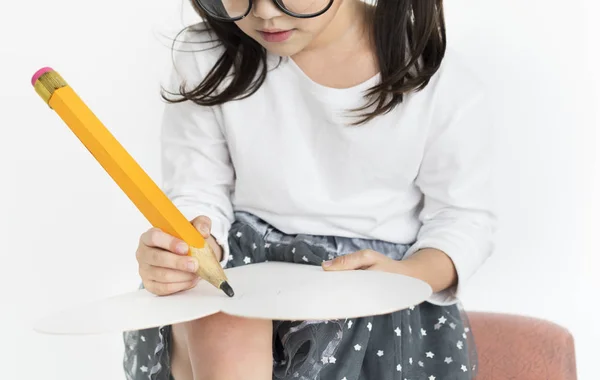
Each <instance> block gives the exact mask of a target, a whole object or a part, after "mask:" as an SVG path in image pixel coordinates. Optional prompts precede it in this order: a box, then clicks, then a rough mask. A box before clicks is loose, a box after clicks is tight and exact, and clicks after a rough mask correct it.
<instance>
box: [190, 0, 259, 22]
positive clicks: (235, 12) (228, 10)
mask: <svg viewBox="0 0 600 380" xmlns="http://www.w3.org/2000/svg"><path fill="white" fill-rule="evenodd" d="M197 1H198V3H199V4H200V5H201V6H202V8H204V10H205V11H206V12H207V13H208V14H209V15H210V16H213V17H218V18H221V19H235V18H239V17H242V16H243V15H245V14H246V12H248V8H249V7H250V1H249V0H197Z"/></svg>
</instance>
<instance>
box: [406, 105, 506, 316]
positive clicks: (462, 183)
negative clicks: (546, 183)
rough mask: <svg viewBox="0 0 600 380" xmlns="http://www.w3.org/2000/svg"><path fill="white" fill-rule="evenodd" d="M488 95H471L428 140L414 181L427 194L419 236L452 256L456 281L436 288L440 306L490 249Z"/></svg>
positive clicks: (420, 243) (422, 243)
mask: <svg viewBox="0 0 600 380" xmlns="http://www.w3.org/2000/svg"><path fill="white" fill-rule="evenodd" d="M487 106H488V103H487V100H486V97H485V96H484V95H483V94H481V95H478V96H476V97H472V100H470V101H469V102H468V103H466V104H464V105H462V106H461V107H460V108H459V110H458V111H457V112H454V113H453V114H452V116H451V117H449V118H448V119H447V120H442V122H441V123H440V128H439V129H435V130H434V131H433V133H432V134H431V138H430V141H428V143H427V146H426V150H425V152H424V157H423V161H422V165H421V168H420V171H419V174H418V176H417V180H416V184H417V186H418V187H419V188H420V189H421V191H422V192H423V194H424V201H423V208H422V209H421V212H420V215H419V218H420V221H421V223H422V226H421V229H420V231H419V234H418V237H417V241H416V243H415V244H414V246H412V247H411V248H410V250H409V252H408V255H411V254H413V253H415V252H416V251H418V250H420V249H423V248H434V249H438V250H441V251H443V252H444V253H445V254H447V255H448V256H449V257H450V258H451V259H452V261H453V263H454V265H455V268H456V271H457V274H458V285H457V286H455V287H452V288H450V289H446V290H444V291H441V292H439V293H435V294H433V295H432V296H431V298H430V299H429V302H430V303H433V304H436V305H450V304H454V303H456V302H457V301H458V299H459V298H460V297H461V295H462V292H463V289H464V286H465V283H466V282H467V280H468V279H469V278H470V277H471V276H472V275H473V274H474V273H475V272H476V271H477V270H478V269H479V267H480V266H481V265H483V263H484V262H485V261H486V260H487V258H488V257H489V256H490V255H491V254H492V251H493V247H494V241H493V235H494V233H495V229H496V215H495V212H494V207H493V196H492V194H493V182H492V164H493V154H492V151H493V149H492V148H493V147H492V145H493V144H492V142H493V136H492V134H493V133H492V132H493V130H492V128H491V127H492V124H491V117H490V112H489V109H488V107H487Z"/></svg>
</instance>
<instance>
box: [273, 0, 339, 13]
mask: <svg viewBox="0 0 600 380" xmlns="http://www.w3.org/2000/svg"><path fill="white" fill-rule="evenodd" d="M279 3H280V4H281V5H283V6H284V7H285V9H287V10H288V11H289V12H291V13H295V14H297V15H299V16H310V15H315V14H318V13H321V12H323V11H324V10H325V9H326V8H327V7H328V6H329V4H330V3H331V0H279Z"/></svg>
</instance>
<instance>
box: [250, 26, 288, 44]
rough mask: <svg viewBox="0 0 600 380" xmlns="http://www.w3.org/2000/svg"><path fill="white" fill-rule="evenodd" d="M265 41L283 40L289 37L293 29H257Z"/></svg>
mask: <svg viewBox="0 0 600 380" xmlns="http://www.w3.org/2000/svg"><path fill="white" fill-rule="evenodd" d="M258 32H259V33H260V35H261V37H262V38H263V40H265V41H267V42H283V41H286V40H287V39H289V38H290V37H291V35H292V33H293V30H274V29H273V30H259V31H258Z"/></svg>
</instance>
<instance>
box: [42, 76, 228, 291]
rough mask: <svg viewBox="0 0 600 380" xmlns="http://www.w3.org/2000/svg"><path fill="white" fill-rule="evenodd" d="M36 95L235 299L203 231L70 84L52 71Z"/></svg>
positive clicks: (205, 274)
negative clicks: (185, 245) (183, 212)
mask: <svg viewBox="0 0 600 380" xmlns="http://www.w3.org/2000/svg"><path fill="white" fill-rule="evenodd" d="M31 83H32V85H33V86H34V88H35V91H36V92H37V93H38V95H39V96H40V97H41V98H42V99H43V100H44V102H46V104H47V105H48V106H49V107H50V108H51V109H53V110H54V111H55V112H56V113H57V114H58V116H60V118H61V119H62V120H63V121H64V122H65V123H66V124H67V126H68V127H69V128H70V129H71V130H72V131H73V133H75V135H76V136H77V138H79V140H80V141H81V142H82V143H83V144H84V145H85V147H86V148H87V149H88V151H89V152H90V153H91V154H92V155H93V156H94V158H96V160H97V161H98V162H99V163H100V165H102V167H103V168H104V169H105V170H106V172H107V173H108V174H109V175H110V176H111V177H112V178H113V180H114V181H115V182H116V183H117V185H119V187H120V188H121V190H123V191H124V192H125V194H126V195H127V196H128V197H129V199H130V200H131V201H132V202H133V203H134V204H135V205H136V206H137V208H138V209H139V210H140V212H141V213H142V214H143V215H144V216H145V217H146V219H148V221H149V222H150V223H151V224H152V226H154V227H157V228H160V229H161V230H163V231H164V232H166V233H168V234H170V235H172V236H175V237H177V238H179V239H181V240H183V241H185V242H186V243H187V244H188V246H189V247H190V250H189V252H188V255H190V256H193V257H195V258H196V259H197V260H198V264H199V265H198V266H199V269H198V276H199V277H201V278H202V279H204V280H206V281H208V282H210V283H211V284H212V285H213V286H215V287H217V288H219V289H221V290H222V291H223V292H225V294H227V295H228V296H229V297H233V295H234V293H233V289H232V288H231V286H230V285H229V283H228V282H227V277H226V275H225V272H224V271H223V268H221V265H220V264H219V262H218V261H217V259H216V257H215V255H214V253H213V251H212V249H211V248H210V245H209V244H207V243H206V241H205V239H204V238H203V237H202V235H201V234H200V232H198V231H197V230H196V228H195V227H194V226H193V225H192V224H191V223H190V222H189V221H188V220H187V219H186V218H185V217H184V216H183V214H182V213H181V212H180V211H179V210H178V209H177V208H176V207H175V205H174V204H173V203H172V202H171V200H170V199H169V198H168V197H167V196H166V195H165V193H164V192H163V191H162V190H161V189H160V188H159V187H158V186H157V185H156V183H155V182H154V181H153V180H152V179H151V178H150V177H149V176H148V174H146V172H145V171H144V170H143V169H142V168H141V167H140V166H139V165H138V163H137V162H136V161H135V160H134V159H133V157H131V155H130V154H129V153H128V152H127V151H126V150H125V148H123V146H122V145H121V144H120V143H119V142H118V141H117V139H116V138H115V137H114V136H113V135H112V134H111V133H110V132H109V131H108V129H106V127H105V126H104V125H103V124H102V122H101V121H100V120H99V119H98V118H97V117H96V116H95V115H94V114H93V113H92V111H91V110H90V109H89V108H88V107H87V106H86V104H85V103H84V102H83V101H82V100H81V98H80V97H79V96H78V95H77V94H76V93H75V91H73V89H72V88H71V87H70V86H69V85H68V84H67V82H66V81H65V80H64V79H63V78H62V77H61V76H60V75H59V74H58V73H57V72H56V71H54V70H53V69H52V68H49V67H44V68H42V69H40V70H38V71H37V72H36V73H35V74H34V75H33V77H32V79H31Z"/></svg>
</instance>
